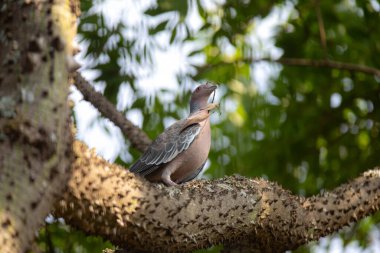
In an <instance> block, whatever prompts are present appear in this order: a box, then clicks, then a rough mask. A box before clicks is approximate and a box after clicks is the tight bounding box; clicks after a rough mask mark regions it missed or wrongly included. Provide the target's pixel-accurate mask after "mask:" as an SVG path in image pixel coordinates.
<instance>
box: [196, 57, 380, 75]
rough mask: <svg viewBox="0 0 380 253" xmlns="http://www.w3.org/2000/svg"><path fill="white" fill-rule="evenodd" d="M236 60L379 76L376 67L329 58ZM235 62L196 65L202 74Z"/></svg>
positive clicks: (379, 73)
mask: <svg viewBox="0 0 380 253" xmlns="http://www.w3.org/2000/svg"><path fill="white" fill-rule="evenodd" d="M237 62H244V63H257V62H273V63H280V64H282V65H288V66H301V67H315V68H332V69H339V70H347V71H354V72H361V73H364V74H368V75H374V76H376V77H379V78H380V70H379V69H377V68H373V67H369V66H366V65H359V64H352V63H345V62H339V61H331V60H327V59H325V60H323V59H322V60H314V59H305V58H280V59H271V58H259V59H253V58H244V59H241V60H237ZM233 63H235V62H219V63H217V64H207V65H204V66H201V67H198V74H197V75H199V74H202V73H204V72H207V71H209V70H210V69H212V68H216V67H219V66H224V65H229V64H233Z"/></svg>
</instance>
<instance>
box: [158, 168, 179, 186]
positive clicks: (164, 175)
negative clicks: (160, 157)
mask: <svg viewBox="0 0 380 253" xmlns="http://www.w3.org/2000/svg"><path fill="white" fill-rule="evenodd" d="M171 174H172V171H171V170H170V169H169V168H165V169H164V171H163V172H162V174H161V179H162V182H164V183H165V184H166V185H167V186H177V185H178V184H177V183H175V182H173V181H172V179H171V178H170V176H171Z"/></svg>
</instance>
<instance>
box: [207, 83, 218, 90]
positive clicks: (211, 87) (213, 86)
mask: <svg viewBox="0 0 380 253" xmlns="http://www.w3.org/2000/svg"><path fill="white" fill-rule="evenodd" d="M216 88H218V86H217V85H215V84H211V85H210V88H209V89H210V90H211V91H214V90H216Z"/></svg>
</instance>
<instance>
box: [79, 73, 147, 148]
mask: <svg viewBox="0 0 380 253" xmlns="http://www.w3.org/2000/svg"><path fill="white" fill-rule="evenodd" d="M73 78H74V85H75V86H76V87H77V88H78V90H79V91H80V92H81V93H82V94H83V97H84V99H85V100H87V101H88V102H90V103H91V104H92V105H93V106H95V107H96V108H97V109H98V110H99V112H100V113H101V114H102V115H103V116H104V117H106V118H108V119H109V120H110V121H112V122H113V123H114V124H115V125H116V126H118V127H119V128H120V130H121V131H122V132H123V134H124V135H125V136H126V138H127V139H128V140H130V142H131V146H132V147H134V148H136V149H137V150H139V151H141V152H143V151H145V149H146V148H147V147H148V146H149V144H150V143H151V140H150V139H149V137H148V136H147V135H146V133H145V132H144V131H142V130H141V129H140V128H139V127H137V126H136V125H134V124H133V123H132V122H131V121H129V120H128V119H127V118H125V117H124V115H123V114H122V113H121V112H119V111H117V110H116V108H115V106H114V105H113V104H112V103H110V102H109V101H108V100H107V99H106V98H105V97H104V96H103V95H102V94H100V93H99V92H97V91H95V89H94V88H93V87H92V86H91V85H90V84H89V83H88V81H87V80H85V79H84V78H83V77H82V75H81V74H80V73H78V72H76V73H74V74H73Z"/></svg>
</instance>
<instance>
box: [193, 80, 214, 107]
mask: <svg viewBox="0 0 380 253" xmlns="http://www.w3.org/2000/svg"><path fill="white" fill-rule="evenodd" d="M216 88H217V86H216V85H214V84H211V83H206V84H202V85H199V86H198V87H197V88H196V89H195V90H194V91H193V94H191V99H190V113H194V112H196V111H199V110H201V109H202V108H205V107H206V106H207V100H208V98H209V97H210V95H211V94H212V93H213V92H214V90H215V89H216Z"/></svg>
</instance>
